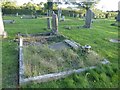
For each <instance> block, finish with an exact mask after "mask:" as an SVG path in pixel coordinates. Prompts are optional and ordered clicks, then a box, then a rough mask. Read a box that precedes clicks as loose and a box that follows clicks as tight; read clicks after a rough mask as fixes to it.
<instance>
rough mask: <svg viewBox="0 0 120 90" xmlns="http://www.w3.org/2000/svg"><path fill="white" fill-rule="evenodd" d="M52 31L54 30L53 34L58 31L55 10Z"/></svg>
mask: <svg viewBox="0 0 120 90" xmlns="http://www.w3.org/2000/svg"><path fill="white" fill-rule="evenodd" d="M52 32H53V34H57V33H58V17H57V15H56V14H55V13H54V12H53V15H52Z"/></svg>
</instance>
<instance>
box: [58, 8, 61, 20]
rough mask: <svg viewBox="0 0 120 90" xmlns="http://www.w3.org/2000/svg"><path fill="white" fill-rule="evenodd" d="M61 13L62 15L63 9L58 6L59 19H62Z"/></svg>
mask: <svg viewBox="0 0 120 90" xmlns="http://www.w3.org/2000/svg"><path fill="white" fill-rule="evenodd" d="M61 15H62V10H61V9H60V8H58V21H60V18H61Z"/></svg>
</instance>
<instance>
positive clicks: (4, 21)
mask: <svg viewBox="0 0 120 90" xmlns="http://www.w3.org/2000/svg"><path fill="white" fill-rule="evenodd" d="M3 23H5V24H10V23H11V24H13V23H15V20H3Z"/></svg>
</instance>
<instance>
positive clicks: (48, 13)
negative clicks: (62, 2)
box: [47, 10, 51, 29]
mask: <svg viewBox="0 0 120 90" xmlns="http://www.w3.org/2000/svg"><path fill="white" fill-rule="evenodd" d="M47 16H48V18H47V28H48V29H51V20H50V18H49V16H50V10H48V12H47Z"/></svg>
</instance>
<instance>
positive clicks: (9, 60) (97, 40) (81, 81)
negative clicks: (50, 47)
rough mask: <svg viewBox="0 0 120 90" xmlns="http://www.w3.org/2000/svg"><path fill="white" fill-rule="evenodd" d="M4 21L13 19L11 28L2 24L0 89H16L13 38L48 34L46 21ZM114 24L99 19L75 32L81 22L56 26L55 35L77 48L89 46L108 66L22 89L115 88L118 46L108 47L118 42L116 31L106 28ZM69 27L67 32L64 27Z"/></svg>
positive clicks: (15, 48) (6, 17) (15, 59)
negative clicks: (6, 35)
mask: <svg viewBox="0 0 120 90" xmlns="http://www.w3.org/2000/svg"><path fill="white" fill-rule="evenodd" d="M3 18H4V19H14V20H15V22H16V23H15V24H5V31H7V33H8V38H7V39H4V40H3V41H2V82H3V88H9V87H17V82H18V45H17V43H16V42H14V40H13V39H14V38H15V35H16V34H17V33H18V32H21V33H26V34H28V33H39V32H47V31H50V30H47V29H45V28H46V27H47V25H46V23H47V20H46V18H38V19H20V18H19V17H12V16H4V17H3ZM114 22H115V20H112V19H110V20H109V19H108V20H107V19H99V21H97V20H96V21H95V22H94V23H93V24H92V27H91V28H90V29H85V28H81V29H78V28H76V27H77V26H82V25H83V24H84V21H83V20H82V19H78V18H70V17H69V18H68V17H66V21H64V22H59V33H60V34H63V35H65V36H67V37H68V38H69V39H72V40H74V41H76V42H78V43H80V44H81V45H85V44H89V45H91V46H92V49H93V50H94V51H96V52H97V53H98V54H99V55H101V56H103V57H105V58H107V59H108V60H109V61H110V62H111V64H110V65H99V66H98V68H97V69H94V70H88V71H86V72H83V73H81V74H73V75H70V76H69V77H67V78H64V79H60V80H54V81H49V82H45V83H40V84H39V83H35V82H34V83H33V82H31V83H29V84H26V85H24V86H22V87H23V88H24V87H25V88H83V87H84V88H102V87H103V88H109V87H112V88H113V87H118V82H119V81H120V80H119V77H118V49H119V48H118V45H119V44H118V43H111V42H109V39H111V38H118V27H116V26H110V24H112V23H114ZM68 25H70V26H73V27H74V28H73V29H72V30H67V29H65V28H64V27H65V26H68Z"/></svg>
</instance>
